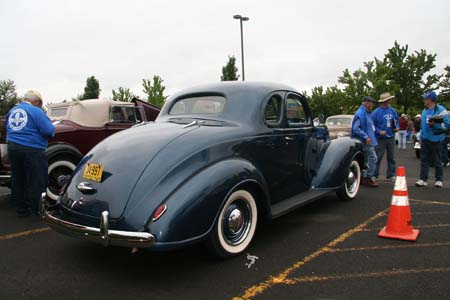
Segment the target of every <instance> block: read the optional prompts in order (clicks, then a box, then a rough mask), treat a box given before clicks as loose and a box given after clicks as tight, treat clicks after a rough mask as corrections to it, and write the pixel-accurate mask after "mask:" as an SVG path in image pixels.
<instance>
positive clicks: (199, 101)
mask: <svg viewBox="0 0 450 300" xmlns="http://www.w3.org/2000/svg"><path fill="white" fill-rule="evenodd" d="M224 108H225V97H222V96H201V97H192V98H183V99H180V100H178V101H177V102H176V103H175V104H174V105H172V107H171V109H170V111H169V115H191V114H195V115H197V114H221V113H223V110H224Z"/></svg>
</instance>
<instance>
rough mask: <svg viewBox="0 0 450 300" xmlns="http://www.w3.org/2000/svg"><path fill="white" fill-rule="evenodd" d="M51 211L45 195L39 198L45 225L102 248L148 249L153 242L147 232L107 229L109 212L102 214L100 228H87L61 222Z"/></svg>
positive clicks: (153, 238)
mask: <svg viewBox="0 0 450 300" xmlns="http://www.w3.org/2000/svg"><path fill="white" fill-rule="evenodd" d="M53 211H54V210H53V209H51V207H49V206H47V200H46V194H45V193H43V194H42V196H41V203H40V212H41V215H42V218H43V219H44V220H45V222H46V223H47V225H48V226H49V227H51V228H52V229H54V230H55V231H58V232H60V233H63V234H66V235H70V236H73V237H78V238H82V239H87V240H90V241H92V242H95V243H99V244H102V245H103V246H109V245H112V246H122V247H137V248H148V247H151V246H152V245H153V244H154V242H155V237H154V236H153V235H152V234H151V233H148V232H134V231H120V230H110V229H109V212H108V211H104V212H102V215H101V219H100V226H99V227H98V228H97V227H89V226H85V225H81V224H76V223H72V222H68V221H65V220H62V219H60V218H58V217H56V216H55V214H54V213H53Z"/></svg>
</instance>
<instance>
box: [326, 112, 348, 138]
mask: <svg viewBox="0 0 450 300" xmlns="http://www.w3.org/2000/svg"><path fill="white" fill-rule="evenodd" d="M352 122H353V115H336V116H331V117H328V118H327V120H326V121H325V125H326V126H327V128H328V133H329V135H330V139H336V138H340V137H346V136H350V135H351V132H352Z"/></svg>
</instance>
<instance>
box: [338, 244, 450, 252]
mask: <svg viewBox="0 0 450 300" xmlns="http://www.w3.org/2000/svg"><path fill="white" fill-rule="evenodd" d="M445 246H450V242H443V243H441V242H436V243H423V244H402V245H384V246H371V247H351V248H334V249H331V250H330V252H347V251H366V250H391V249H408V248H426V247H445Z"/></svg>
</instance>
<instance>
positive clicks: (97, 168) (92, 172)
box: [83, 163, 103, 182]
mask: <svg viewBox="0 0 450 300" xmlns="http://www.w3.org/2000/svg"><path fill="white" fill-rule="evenodd" d="M102 174H103V166H102V165H101V164H95V163H88V164H87V165H86V167H85V168H84V172H83V177H84V178H86V179H89V180H92V181H97V182H101V181H102Z"/></svg>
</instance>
